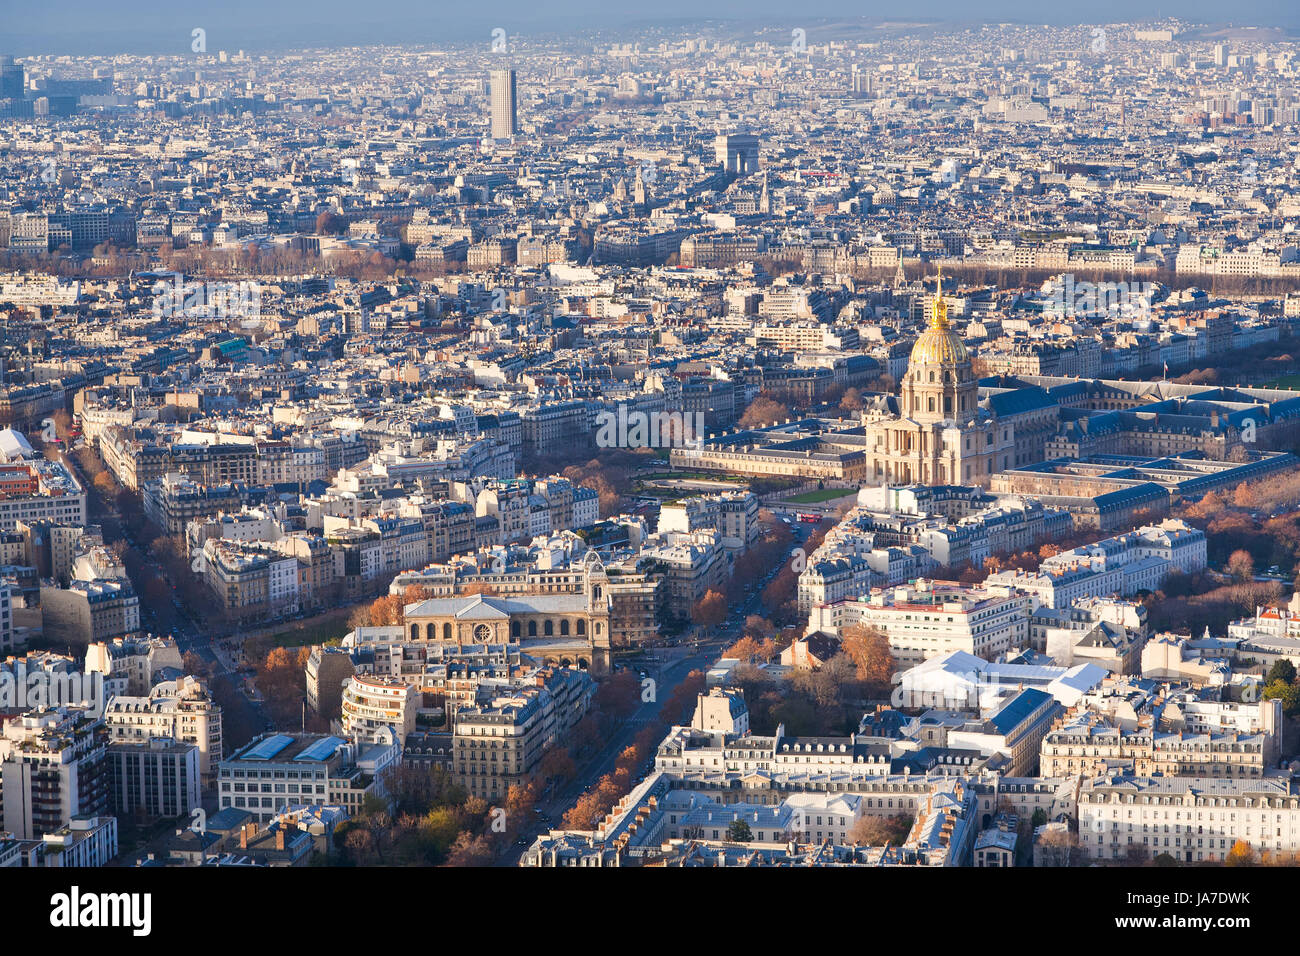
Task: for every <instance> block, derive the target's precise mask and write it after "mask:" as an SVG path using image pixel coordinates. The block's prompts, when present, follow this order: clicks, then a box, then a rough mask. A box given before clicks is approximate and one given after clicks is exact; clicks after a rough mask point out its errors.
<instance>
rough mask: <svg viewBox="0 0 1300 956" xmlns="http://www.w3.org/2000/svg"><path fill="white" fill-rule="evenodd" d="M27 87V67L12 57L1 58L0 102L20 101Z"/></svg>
mask: <svg viewBox="0 0 1300 956" xmlns="http://www.w3.org/2000/svg"><path fill="white" fill-rule="evenodd" d="M26 87H27V69H26V67H24V66H23V65H22V64H21V63H15V62H14V58H13V57H11V56H0V100H9V99H13V100H20V99H22V98H23V95H24V92H25V90H26Z"/></svg>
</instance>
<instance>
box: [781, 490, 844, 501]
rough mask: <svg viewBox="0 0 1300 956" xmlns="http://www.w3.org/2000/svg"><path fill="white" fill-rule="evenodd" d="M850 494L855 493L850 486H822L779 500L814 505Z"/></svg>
mask: <svg viewBox="0 0 1300 956" xmlns="http://www.w3.org/2000/svg"><path fill="white" fill-rule="evenodd" d="M852 494H856V492H854V490H853V489H852V488H822V489H820V490H819V491H805V492H804V493H803V494H801V495H795V496H794V497H793V498H782V499H781V500H782V501H785V502H789V503H790V504H792V505H815V504H820V503H821V502H823V501H834V500H835V499H836V498H844V497H847V496H848V495H852Z"/></svg>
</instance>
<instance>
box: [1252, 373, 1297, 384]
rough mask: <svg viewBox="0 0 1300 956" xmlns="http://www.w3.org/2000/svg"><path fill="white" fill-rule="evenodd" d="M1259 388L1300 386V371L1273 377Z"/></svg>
mask: <svg viewBox="0 0 1300 956" xmlns="http://www.w3.org/2000/svg"><path fill="white" fill-rule="evenodd" d="M1258 387H1259V388H1300V372H1296V373H1294V374H1291V375H1283V376H1281V377H1279V378H1275V379H1273V381H1271V382H1265V383H1264V384H1263V385H1260V386H1258Z"/></svg>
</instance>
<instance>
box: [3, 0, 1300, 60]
mask: <svg viewBox="0 0 1300 956" xmlns="http://www.w3.org/2000/svg"><path fill="white" fill-rule="evenodd" d="M903 13H905V14H906V15H907V16H909V17H918V18H938V19H956V20H967V21H969V20H995V21H996V20H1002V19H1006V20H1016V21H1021V22H1035V23H1042V22H1053V23H1070V22H1073V23H1105V22H1108V21H1118V20H1126V21H1128V20H1135V19H1141V18H1154V17H1158V16H1179V17H1182V18H1184V19H1188V20H1194V21H1200V22H1210V23H1218V22H1225V21H1229V20H1230V21H1231V22H1233V23H1237V24H1242V25H1246V24H1257V25H1261V26H1283V27H1288V28H1290V29H1291V30H1292V31H1295V32H1297V34H1300V2H1297V0H1245V2H1239V3H1232V4H1225V3H1223V2H1222V0H1179V2H1172V3H1171V2H1168V0H1166V2H1155V0H1089V2H1086V3H1085V2H1064V3H1049V2H1044V0H974V2H970V3H967V2H959V0H908V2H906V3H899V2H898V0H888V2H881V0H799V2H798V3H791V2H790V0H745V2H734V0H480V2H469V3H467V2H464V0H458V2H446V0H379V2H374V3H367V2H365V0H188V2H187V0H35V2H32V0H0V52H11V53H14V54H16V55H18V56H23V55H27V54H35V53H101V54H102V53H112V52H129V53H142V52H148V53H167V52H176V53H189V50H190V31H191V30H192V29H193V28H194V27H203V28H204V29H205V30H207V34H208V50H209V51H214V50H218V49H226V50H238V49H244V50H250V51H251V50H266V49H282V48H286V47H296V46H310V45H343V44H348V43H371V42H388V43H417V44H425V43H427V44H428V45H430V46H436V45H437V44H438V41H439V39H442V40H443V41H445V42H455V41H460V40H464V39H472V38H473V37H474V36H476V35H478V34H480V33H481V34H483V35H484V36H487V35H489V34H490V32H491V29H492V28H493V27H496V26H501V27H503V28H505V29H506V30H507V31H508V32H517V33H521V34H526V33H547V34H555V33H568V32H572V31H573V30H575V29H584V28H590V27H592V26H600V25H609V26H618V25H621V24H626V23H629V22H635V21H651V22H653V21H671V20H678V19H699V18H703V17H718V18H726V19H736V20H764V19H768V20H771V21H773V22H774V23H778V24H781V23H792V22H795V20H796V19H798V18H808V19H815V18H820V17H844V16H865V17H898V16H899V15H900V14H903ZM512 27H513V29H512Z"/></svg>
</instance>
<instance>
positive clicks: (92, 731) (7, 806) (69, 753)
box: [0, 707, 109, 840]
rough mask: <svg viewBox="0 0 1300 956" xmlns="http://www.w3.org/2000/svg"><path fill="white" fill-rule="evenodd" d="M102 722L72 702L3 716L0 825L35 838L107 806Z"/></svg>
mask: <svg viewBox="0 0 1300 956" xmlns="http://www.w3.org/2000/svg"><path fill="white" fill-rule="evenodd" d="M106 750H107V740H106V734H105V732H104V726H103V722H102V721H100V720H97V719H94V718H92V717H90V716H89V715H87V714H86V713H85V712H84V711H82V710H80V709H77V708H72V707H59V708H55V709H51V710H43V711H34V712H31V713H27V714H23V715H21V716H18V717H14V718H11V719H10V720H8V721H6V722H5V724H4V728H3V735H0V797H2V798H3V807H4V817H3V819H2V820H0V827H3V828H4V829H5V830H7V831H9V832H10V833H12V834H13V835H14V836H16V837H17V838H18V839H20V840H36V839H40V838H41V836H42V835H44V834H46V833H54V832H56V831H58V830H59V829H60V828H61V827H65V826H67V825H68V824H70V823H71V822H72V820H73V819H74V818H75V817H79V816H85V815H92V816H93V815H98V814H102V813H106V812H107V811H108V794H109V790H108V767H107V764H106Z"/></svg>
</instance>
